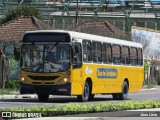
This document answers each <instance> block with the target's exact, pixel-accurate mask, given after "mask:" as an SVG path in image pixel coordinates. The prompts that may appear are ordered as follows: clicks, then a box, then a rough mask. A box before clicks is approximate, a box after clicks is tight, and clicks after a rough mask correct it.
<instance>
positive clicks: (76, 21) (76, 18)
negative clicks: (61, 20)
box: [76, 0, 79, 27]
mask: <svg viewBox="0 0 160 120" xmlns="http://www.w3.org/2000/svg"><path fill="white" fill-rule="evenodd" d="M78 2H79V1H78V0H77V5H76V7H77V9H76V27H78V8H79V4H78Z"/></svg>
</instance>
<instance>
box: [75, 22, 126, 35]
mask: <svg viewBox="0 0 160 120" xmlns="http://www.w3.org/2000/svg"><path fill="white" fill-rule="evenodd" d="M72 31H77V32H83V33H89V34H95V35H101V36H107V37H116V36H117V37H116V38H119V36H125V32H124V31H122V30H119V29H118V28H116V27H115V26H114V25H112V24H111V23H109V22H107V21H87V22H84V23H82V24H81V25H79V26H78V27H76V28H73V29H72ZM115 35H116V36H115ZM118 35H119V36H118ZM120 38H121V37H120Z"/></svg>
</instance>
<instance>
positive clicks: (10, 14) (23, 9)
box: [3, 5, 42, 23]
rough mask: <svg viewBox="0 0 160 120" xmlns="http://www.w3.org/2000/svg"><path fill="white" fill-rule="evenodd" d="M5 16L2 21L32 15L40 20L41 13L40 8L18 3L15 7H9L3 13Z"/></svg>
mask: <svg viewBox="0 0 160 120" xmlns="http://www.w3.org/2000/svg"><path fill="white" fill-rule="evenodd" d="M5 16H6V17H5V18H4V20H3V23H6V22H8V21H11V20H13V19H15V18H18V17H21V16H34V17H36V18H38V19H40V20H41V19H42V14H41V12H40V10H39V9H38V8H37V7H36V6H33V5H18V6H17V7H16V8H13V9H9V10H8V11H7V12H6V13H5Z"/></svg>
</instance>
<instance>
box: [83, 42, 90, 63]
mask: <svg viewBox="0 0 160 120" xmlns="http://www.w3.org/2000/svg"><path fill="white" fill-rule="evenodd" d="M82 44H83V61H85V62H91V61H92V49H91V41H89V40H83V42H82Z"/></svg>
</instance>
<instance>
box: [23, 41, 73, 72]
mask: <svg viewBox="0 0 160 120" xmlns="http://www.w3.org/2000/svg"><path fill="white" fill-rule="evenodd" d="M21 52H22V54H21V69H22V70H25V71H28V72H62V71H66V70H68V69H69V66H70V45H69V44H50V45H48V44H24V45H22V51H21Z"/></svg>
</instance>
